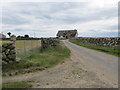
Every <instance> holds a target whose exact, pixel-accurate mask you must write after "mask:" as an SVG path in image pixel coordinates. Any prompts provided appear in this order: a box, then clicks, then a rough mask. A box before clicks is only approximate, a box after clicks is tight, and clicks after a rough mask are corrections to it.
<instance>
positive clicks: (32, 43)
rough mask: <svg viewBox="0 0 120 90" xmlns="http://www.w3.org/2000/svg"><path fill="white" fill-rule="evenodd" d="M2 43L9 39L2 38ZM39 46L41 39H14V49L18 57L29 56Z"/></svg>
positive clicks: (8, 41)
mask: <svg viewBox="0 0 120 90" xmlns="http://www.w3.org/2000/svg"><path fill="white" fill-rule="evenodd" d="M2 43H11V41H10V40H3V41H2V42H1V44H2ZM40 46H41V40H16V42H15V49H16V56H17V57H18V58H25V57H29V56H30V55H31V54H33V53H34V52H35V51H37V50H38V49H39V47H40Z"/></svg>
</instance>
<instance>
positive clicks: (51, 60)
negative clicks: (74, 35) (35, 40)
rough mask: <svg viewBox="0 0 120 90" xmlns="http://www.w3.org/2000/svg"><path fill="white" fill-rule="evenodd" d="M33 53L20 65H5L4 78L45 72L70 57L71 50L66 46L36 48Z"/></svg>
mask: <svg viewBox="0 0 120 90" xmlns="http://www.w3.org/2000/svg"><path fill="white" fill-rule="evenodd" d="M32 52H33V53H32V54H31V55H30V56H29V57H26V58H23V59H22V60H21V61H20V62H19V63H11V64H8V65H3V67H2V69H3V76H6V74H7V75H9V76H12V75H17V74H19V73H21V74H24V73H29V72H34V71H39V70H44V69H45V68H48V67H51V66H54V65H56V64H58V63H59V62H62V61H63V60H64V59H65V58H68V57H69V56H70V50H69V49H68V48H67V47H65V46H64V45H60V46H57V47H55V48H48V49H46V50H41V49H40V48H36V49H34V50H33V51H32Z"/></svg>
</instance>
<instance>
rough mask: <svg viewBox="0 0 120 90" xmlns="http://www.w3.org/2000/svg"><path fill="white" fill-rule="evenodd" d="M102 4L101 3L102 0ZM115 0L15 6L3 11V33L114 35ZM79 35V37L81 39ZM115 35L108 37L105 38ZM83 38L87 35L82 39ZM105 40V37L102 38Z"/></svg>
mask: <svg viewBox="0 0 120 90" xmlns="http://www.w3.org/2000/svg"><path fill="white" fill-rule="evenodd" d="M101 1H102V0H101ZM116 3H117V0H115V1H114V2H113V1H112V0H110V1H108V0H106V1H102V2H101V3H98V2H96V1H95V0H93V1H90V0H85V1H84V2H39V3H38V2H37V3H36V2H20V3H18V2H15V3H4V5H3V8H2V16H3V17H2V25H1V26H2V29H3V33H5V34H6V33H7V32H9V31H10V32H12V33H15V34H16V35H20V34H22V35H24V34H26V33H27V34H29V35H31V36H34V35H33V33H34V32H35V33H36V36H37V37H52V36H56V33H57V31H58V30H59V29H74V28H76V29H77V30H78V32H79V36H82V35H83V36H84V35H85V33H89V34H91V35H88V36H94V35H93V34H92V33H93V32H94V33H96V36H100V35H103V34H99V33H106V36H107V33H108V34H109V33H116V31H117V28H116V27H117V15H118V12H117V10H118V8H117V6H116ZM81 33H82V35H81ZM110 35H111V36H115V35H116V34H113V35H112V34H109V35H108V36H110ZM85 36H86V35H85ZM103 36H104V35H103Z"/></svg>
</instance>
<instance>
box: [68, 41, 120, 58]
mask: <svg viewBox="0 0 120 90" xmlns="http://www.w3.org/2000/svg"><path fill="white" fill-rule="evenodd" d="M69 41H70V42H71V43H74V44H77V45H79V46H83V47H86V48H89V49H94V50H97V51H101V52H104V53H107V54H110V55H114V56H118V57H120V47H102V46H95V45H90V44H85V43H80V42H77V41H74V40H69Z"/></svg>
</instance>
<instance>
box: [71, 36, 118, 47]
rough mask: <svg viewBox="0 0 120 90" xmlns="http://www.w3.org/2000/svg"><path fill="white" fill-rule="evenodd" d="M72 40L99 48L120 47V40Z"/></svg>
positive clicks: (80, 38)
mask: <svg viewBox="0 0 120 90" xmlns="http://www.w3.org/2000/svg"><path fill="white" fill-rule="evenodd" d="M72 40H76V41H78V42H81V43H85V44H92V45H97V46H104V47H115V46H118V45H120V38H118V37H116V38H83V37H78V38H74V39H72Z"/></svg>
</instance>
